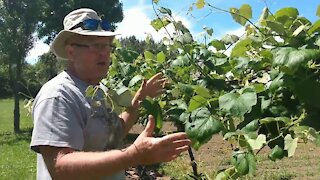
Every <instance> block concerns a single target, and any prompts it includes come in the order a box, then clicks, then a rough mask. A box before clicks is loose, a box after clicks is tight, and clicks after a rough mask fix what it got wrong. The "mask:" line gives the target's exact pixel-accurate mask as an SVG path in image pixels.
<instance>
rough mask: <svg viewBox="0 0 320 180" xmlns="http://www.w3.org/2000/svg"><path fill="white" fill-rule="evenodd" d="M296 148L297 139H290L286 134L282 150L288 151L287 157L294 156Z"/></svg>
mask: <svg viewBox="0 0 320 180" xmlns="http://www.w3.org/2000/svg"><path fill="white" fill-rule="evenodd" d="M297 146H298V138H294V139H292V137H291V135H290V134H287V135H286V137H285V138H284V150H287V151H288V157H291V156H293V155H294V152H295V151H296V149H297Z"/></svg>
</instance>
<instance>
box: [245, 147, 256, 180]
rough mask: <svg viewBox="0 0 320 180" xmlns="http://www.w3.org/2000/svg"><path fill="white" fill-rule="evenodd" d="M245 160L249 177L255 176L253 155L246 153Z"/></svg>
mask: <svg viewBox="0 0 320 180" xmlns="http://www.w3.org/2000/svg"><path fill="white" fill-rule="evenodd" d="M246 159H247V161H248V163H249V175H251V176H254V175H255V174H256V169H257V164H256V158H255V156H254V154H252V153H250V152H248V153H247V154H246Z"/></svg>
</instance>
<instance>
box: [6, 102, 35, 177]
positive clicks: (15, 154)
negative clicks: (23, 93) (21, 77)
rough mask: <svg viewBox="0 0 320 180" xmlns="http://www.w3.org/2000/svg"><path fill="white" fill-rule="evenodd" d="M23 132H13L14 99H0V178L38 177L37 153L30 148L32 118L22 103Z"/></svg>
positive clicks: (21, 122) (21, 125) (21, 120)
mask: <svg viewBox="0 0 320 180" xmlns="http://www.w3.org/2000/svg"><path fill="white" fill-rule="evenodd" d="M20 128H21V133H19V134H15V133H13V100H12V99H2V100H0V180H20V179H21V180H29V179H30V180H31V179H36V154H35V153H34V152H32V151H31V150H30V148H29V143H30V138H31V129H32V120H31V117H30V116H27V111H26V110H25V109H24V108H23V102H21V105H20Z"/></svg>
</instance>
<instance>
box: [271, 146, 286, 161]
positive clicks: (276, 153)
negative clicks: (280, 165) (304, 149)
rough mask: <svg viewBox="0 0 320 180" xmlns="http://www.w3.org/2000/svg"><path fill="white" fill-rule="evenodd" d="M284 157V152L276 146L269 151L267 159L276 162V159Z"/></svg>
mask: <svg viewBox="0 0 320 180" xmlns="http://www.w3.org/2000/svg"><path fill="white" fill-rule="evenodd" d="M284 155H285V152H284V150H283V149H282V148H281V147H280V146H278V145H276V146H275V147H274V148H273V149H272V151H271V153H270V154H269V155H268V157H269V159H271V160H272V161H276V160H277V159H282V158H283V157H284Z"/></svg>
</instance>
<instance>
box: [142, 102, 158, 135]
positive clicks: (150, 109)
mask: <svg viewBox="0 0 320 180" xmlns="http://www.w3.org/2000/svg"><path fill="white" fill-rule="evenodd" d="M142 107H144V108H145V109H146V110H147V114H151V115H152V116H153V117H154V118H155V120H156V128H157V129H161V128H162V124H163V114H162V109H161V107H160V105H159V103H158V102H157V101H153V102H152V101H149V100H147V99H145V100H143V101H142Z"/></svg>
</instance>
